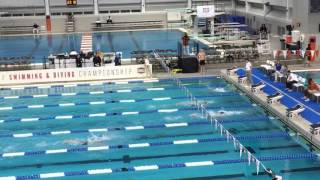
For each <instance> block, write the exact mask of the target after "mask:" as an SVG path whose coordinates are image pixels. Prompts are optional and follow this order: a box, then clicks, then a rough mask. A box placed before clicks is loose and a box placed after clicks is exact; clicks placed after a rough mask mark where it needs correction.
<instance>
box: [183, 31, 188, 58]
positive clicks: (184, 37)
mask: <svg viewBox="0 0 320 180" xmlns="http://www.w3.org/2000/svg"><path fill="white" fill-rule="evenodd" d="M189 40H190V38H189V36H188V34H187V33H184V36H183V37H182V55H183V56H184V55H189Z"/></svg>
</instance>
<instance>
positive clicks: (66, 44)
mask: <svg viewBox="0 0 320 180" xmlns="http://www.w3.org/2000/svg"><path fill="white" fill-rule="evenodd" d="M82 35H83V34H81V33H75V34H53V35H50V34H48V35H40V36H33V35H28V36H0V54H1V56H0V59H1V58H2V59H3V58H19V57H24V56H30V57H33V63H42V62H43V58H44V57H48V56H49V55H50V54H61V53H66V52H67V53H69V52H71V50H76V51H78V52H79V51H80V46H81V38H82ZM182 35H183V32H181V31H179V30H144V31H123V32H95V33H92V44H93V51H98V50H100V51H102V52H122V54H123V58H124V59H129V58H130V57H131V52H132V51H142V50H154V49H165V50H166V49H172V50H177V43H178V42H179V41H181V37H182ZM191 43H193V42H191ZM0 61H1V60H0Z"/></svg>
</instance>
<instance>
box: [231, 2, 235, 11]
mask: <svg viewBox="0 0 320 180" xmlns="http://www.w3.org/2000/svg"><path fill="white" fill-rule="evenodd" d="M235 11H236V1H235V0H231V12H235Z"/></svg>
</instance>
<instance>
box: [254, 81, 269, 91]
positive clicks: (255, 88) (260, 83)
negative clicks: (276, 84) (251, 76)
mask: <svg viewBox="0 0 320 180" xmlns="http://www.w3.org/2000/svg"><path fill="white" fill-rule="evenodd" d="M265 86H266V85H265V84H264V83H263V82H259V83H258V84H254V85H252V86H251V92H260V91H261V89H262V88H264V87H265Z"/></svg>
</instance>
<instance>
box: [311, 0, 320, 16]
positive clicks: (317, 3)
mask: <svg viewBox="0 0 320 180" xmlns="http://www.w3.org/2000/svg"><path fill="white" fill-rule="evenodd" d="M310 12H311V13H318V12H320V0H310Z"/></svg>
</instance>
